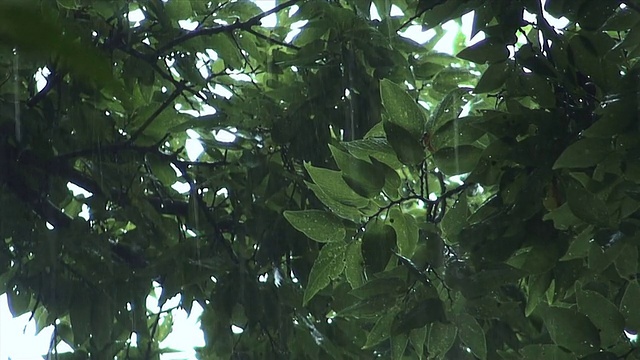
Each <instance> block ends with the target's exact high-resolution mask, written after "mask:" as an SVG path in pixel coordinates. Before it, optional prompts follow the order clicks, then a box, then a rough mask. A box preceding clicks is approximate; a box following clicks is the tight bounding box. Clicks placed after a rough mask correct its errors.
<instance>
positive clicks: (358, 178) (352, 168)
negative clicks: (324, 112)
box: [329, 145, 385, 198]
mask: <svg viewBox="0 0 640 360" xmlns="http://www.w3.org/2000/svg"><path fill="white" fill-rule="evenodd" d="M329 149H330V150H331V154H332V155H333V158H334V160H335V161H336V163H337V164H338V167H339V168H340V170H342V176H343V179H344V181H345V182H346V183H347V185H349V186H350V187H351V188H352V189H353V190H354V191H355V192H356V193H357V194H358V195H361V196H364V197H367V198H373V197H376V196H378V195H380V191H381V190H382V187H383V186H384V182H385V177H384V173H382V172H381V171H379V170H378V168H377V167H376V166H374V165H373V164H371V163H368V162H366V161H364V160H360V159H358V158H356V157H355V156H353V155H351V154H349V153H346V152H344V151H341V150H339V149H338V148H336V147H335V146H333V145H329Z"/></svg>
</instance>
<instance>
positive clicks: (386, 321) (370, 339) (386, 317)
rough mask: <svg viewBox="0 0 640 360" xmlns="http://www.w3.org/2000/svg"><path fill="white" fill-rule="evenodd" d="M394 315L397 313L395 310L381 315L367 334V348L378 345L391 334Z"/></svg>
mask: <svg viewBox="0 0 640 360" xmlns="http://www.w3.org/2000/svg"><path fill="white" fill-rule="evenodd" d="M394 317H395V313H394V312H393V311H388V312H386V313H385V314H383V315H382V316H380V318H379V319H378V321H376V323H375V325H373V328H372V329H371V331H369V334H368V335H367V342H366V343H365V344H364V348H365V349H367V348H371V347H372V346H374V345H377V344H378V343H380V342H381V341H383V340H385V339H387V338H388V337H389V336H390V335H391V323H392V322H393V318H394Z"/></svg>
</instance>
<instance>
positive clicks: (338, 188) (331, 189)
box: [305, 163, 368, 207]
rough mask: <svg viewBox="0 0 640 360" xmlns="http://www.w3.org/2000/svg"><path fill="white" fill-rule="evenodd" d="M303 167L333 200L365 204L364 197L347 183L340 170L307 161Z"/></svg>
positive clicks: (356, 204) (357, 205)
mask: <svg viewBox="0 0 640 360" xmlns="http://www.w3.org/2000/svg"><path fill="white" fill-rule="evenodd" d="M305 169H306V170H307V172H308V173H309V176H311V179H312V180H313V182H314V183H315V184H316V185H318V186H319V187H320V188H321V189H322V190H323V191H324V192H325V193H326V194H327V195H328V196H331V197H332V198H333V199H334V200H336V201H338V202H341V203H343V204H345V205H349V206H355V207H362V206H365V205H366V204H367V202H368V201H367V199H366V198H364V197H362V196H360V195H358V194H357V193H356V192H355V191H353V190H352V189H351V188H350V187H349V185H347V183H346V182H345V181H344V179H343V178H342V174H341V172H339V171H333V170H329V169H323V168H319V167H315V166H312V165H311V164H308V163H307V164H305Z"/></svg>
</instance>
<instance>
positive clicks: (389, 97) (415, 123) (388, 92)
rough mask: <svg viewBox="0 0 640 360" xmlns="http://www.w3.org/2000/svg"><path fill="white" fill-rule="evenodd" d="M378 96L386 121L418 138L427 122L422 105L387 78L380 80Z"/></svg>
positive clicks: (411, 136)
mask: <svg viewBox="0 0 640 360" xmlns="http://www.w3.org/2000/svg"><path fill="white" fill-rule="evenodd" d="M380 97H381V98H382V105H384V108H385V110H386V113H387V119H388V121H389V122H391V123H393V124H395V125H398V126H400V127H401V128H403V129H405V130H407V132H408V133H409V134H410V138H414V139H416V140H417V139H419V138H420V137H421V136H422V133H423V132H424V126H425V124H426V122H427V119H426V116H425V114H424V110H423V109H422V107H421V106H420V105H418V104H417V103H416V101H415V100H414V99H412V98H411V96H409V94H407V92H406V91H405V90H404V89H403V88H401V87H400V86H399V85H397V84H395V83H394V82H392V81H390V80H387V79H383V80H382V81H380ZM385 131H386V129H385ZM387 135H388V134H387ZM410 138H408V139H406V140H409V139H410ZM392 146H393V145H392Z"/></svg>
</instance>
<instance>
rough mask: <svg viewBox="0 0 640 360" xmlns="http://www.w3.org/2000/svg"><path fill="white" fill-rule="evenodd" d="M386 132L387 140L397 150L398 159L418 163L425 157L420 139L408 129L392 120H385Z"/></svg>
mask: <svg viewBox="0 0 640 360" xmlns="http://www.w3.org/2000/svg"><path fill="white" fill-rule="evenodd" d="M384 132H385V134H386V135H387V141H388V142H389V144H390V145H391V147H392V148H393V151H395V153H396V156H398V160H400V162H401V163H403V164H405V165H417V164H419V163H420V162H421V161H422V160H423V159H424V157H425V155H426V154H425V151H424V149H423V148H422V145H421V144H420V142H419V141H418V138H417V137H415V136H414V135H412V134H411V133H410V132H409V131H408V130H406V129H404V128H403V127H401V126H400V125H396V124H394V123H392V122H390V121H385V122H384Z"/></svg>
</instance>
